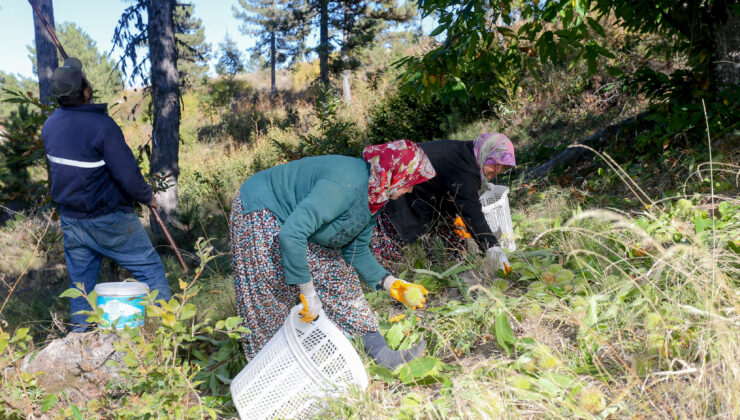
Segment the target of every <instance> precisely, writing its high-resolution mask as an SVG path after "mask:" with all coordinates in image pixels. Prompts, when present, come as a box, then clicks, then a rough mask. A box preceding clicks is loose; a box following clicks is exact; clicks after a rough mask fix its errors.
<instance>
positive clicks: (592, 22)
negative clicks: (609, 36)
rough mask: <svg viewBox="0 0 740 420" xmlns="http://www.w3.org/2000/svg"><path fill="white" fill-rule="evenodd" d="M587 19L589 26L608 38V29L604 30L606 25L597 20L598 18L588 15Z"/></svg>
mask: <svg viewBox="0 0 740 420" xmlns="http://www.w3.org/2000/svg"><path fill="white" fill-rule="evenodd" d="M586 20H587V21H588V26H590V27H591V29H593V30H594V32H596V33H597V34H599V35H601V36H602V37H604V38H606V31H604V27H603V26H601V25H600V24H599V22H597V21H596V19H594V18H591V17H588V16H586Z"/></svg>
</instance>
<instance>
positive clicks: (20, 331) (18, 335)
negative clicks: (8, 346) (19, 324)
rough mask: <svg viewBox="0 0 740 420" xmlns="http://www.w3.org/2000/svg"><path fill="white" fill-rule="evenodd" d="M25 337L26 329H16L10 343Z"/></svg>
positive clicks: (26, 334)
mask: <svg viewBox="0 0 740 420" xmlns="http://www.w3.org/2000/svg"><path fill="white" fill-rule="evenodd" d="M27 336H28V328H18V329H17V330H16V331H15V335H14V336H13V339H12V340H10V342H11V343H15V342H18V341H21V340H23V339H24V338H26V337H27Z"/></svg>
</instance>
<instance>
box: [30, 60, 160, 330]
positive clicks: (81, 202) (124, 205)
mask: <svg viewBox="0 0 740 420" xmlns="http://www.w3.org/2000/svg"><path fill="white" fill-rule="evenodd" d="M51 90H52V94H53V95H54V96H55V97H56V98H57V101H58V102H59V105H60V107H59V108H58V109H57V110H56V111H54V113H52V114H51V115H50V116H49V118H48V119H47V120H46V123H44V127H43V128H42V130H41V137H42V138H43V140H44V149H45V151H46V157H47V158H48V160H49V167H50V169H51V197H52V199H53V200H54V202H56V203H57V204H58V205H59V211H60V213H61V217H60V222H61V227H62V232H63V233H64V255H65V259H66V262H67V270H68V271H69V277H70V282H71V285H72V287H75V284H76V283H81V284H82V285H83V286H84V289H85V292H86V293H90V292H92V290H93V288H94V287H95V284H96V283H97V280H98V273H99V271H100V264H101V262H102V259H103V257H108V258H110V259H111V260H113V261H115V262H116V264H118V265H120V266H121V267H123V268H125V269H127V270H129V271H130V272H131V273H132V274H133V275H134V277H136V279H137V280H139V281H141V282H143V283H145V284H147V285H148V286H149V289H150V291H154V290H157V291H158V292H159V293H158V299H164V300H169V299H170V297H171V296H172V294H171V292H170V288H169V285H168V283H167V277H166V276H165V271H164V266H163V265H162V260H161V259H160V258H159V255H157V253H156V251H155V250H154V247H153V246H152V243H151V241H150V240H149V237H148V236H147V235H146V232H145V231H144V227H143V226H142V224H141V222H140V221H139V218H138V217H137V216H136V214H135V213H134V201H137V202H139V203H145V204H151V205H153V206H154V207H155V208H156V207H157V200H156V198H155V197H154V194H153V193H152V190H151V188H150V187H149V185H148V184H147V183H146V181H145V180H144V177H143V176H142V175H141V172H140V171H139V167H138V165H137V162H136V159H135V158H134V155H133V153H132V152H131V149H130V148H129V147H128V145H126V141H125V140H124V138H123V133H122V132H121V129H120V128H119V127H118V125H116V123H115V121H113V119H112V118H111V117H109V116H108V113H107V107H106V105H105V104H93V103H92V102H91V98H92V87H91V86H90V84H89V83H88V81H87V79H86V78H85V77H84V75H83V73H82V64H81V63H80V60H78V59H76V58H69V59H67V60H66V61H65V62H64V65H63V66H61V67H59V68H57V69H56V70H54V73H53V75H52V82H51ZM70 306H71V312H72V331H73V332H84V331H85V330H86V329H87V328H88V324H87V322H86V321H85V319H86V318H87V316H86V315H78V314H76V312H78V311H84V310H90V305H89V304H88V303H87V301H86V300H85V299H84V298H81V297H80V298H76V299H72V300H71V302H70Z"/></svg>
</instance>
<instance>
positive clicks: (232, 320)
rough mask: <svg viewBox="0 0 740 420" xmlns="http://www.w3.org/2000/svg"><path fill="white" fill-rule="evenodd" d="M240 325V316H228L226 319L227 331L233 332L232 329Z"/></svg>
mask: <svg viewBox="0 0 740 420" xmlns="http://www.w3.org/2000/svg"><path fill="white" fill-rule="evenodd" d="M241 323H242V317H240V316H230V317H228V318H226V328H227V329H229V330H233V329H234V328H236V327H238V326H239V324H241Z"/></svg>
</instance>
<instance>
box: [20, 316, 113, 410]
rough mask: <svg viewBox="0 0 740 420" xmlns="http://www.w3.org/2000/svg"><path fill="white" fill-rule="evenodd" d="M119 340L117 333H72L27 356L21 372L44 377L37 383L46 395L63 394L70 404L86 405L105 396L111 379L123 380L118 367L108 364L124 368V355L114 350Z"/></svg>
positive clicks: (38, 377)
mask: <svg viewBox="0 0 740 420" xmlns="http://www.w3.org/2000/svg"><path fill="white" fill-rule="evenodd" d="M119 340H120V337H118V335H116V334H114V333H102V332H100V331H90V332H86V333H70V334H69V335H67V336H66V337H64V338H60V339H57V340H54V341H52V342H51V343H49V344H48V345H47V346H46V347H44V348H43V349H42V350H41V351H39V352H37V353H33V354H30V355H28V356H26V357H25V358H24V359H23V362H22V364H21V370H22V371H24V372H29V373H42V374H40V375H38V376H37V381H38V384H39V386H40V387H41V388H43V389H44V390H45V391H47V392H49V393H58V392H60V391H64V392H65V393H66V394H67V397H68V398H69V402H70V403H72V404H79V403H82V404H85V403H87V401H88V400H90V399H93V398H99V397H100V396H102V395H103V393H105V392H106V384H107V383H108V382H109V381H110V380H111V379H114V380H115V379H120V376H119V374H118V367H117V366H107V365H106V362H107V361H109V360H114V361H116V362H118V363H119V364H120V365H121V366H122V365H123V353H121V352H118V351H116V350H115V348H114V347H113V344H114V343H115V342H117V341H119Z"/></svg>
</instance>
